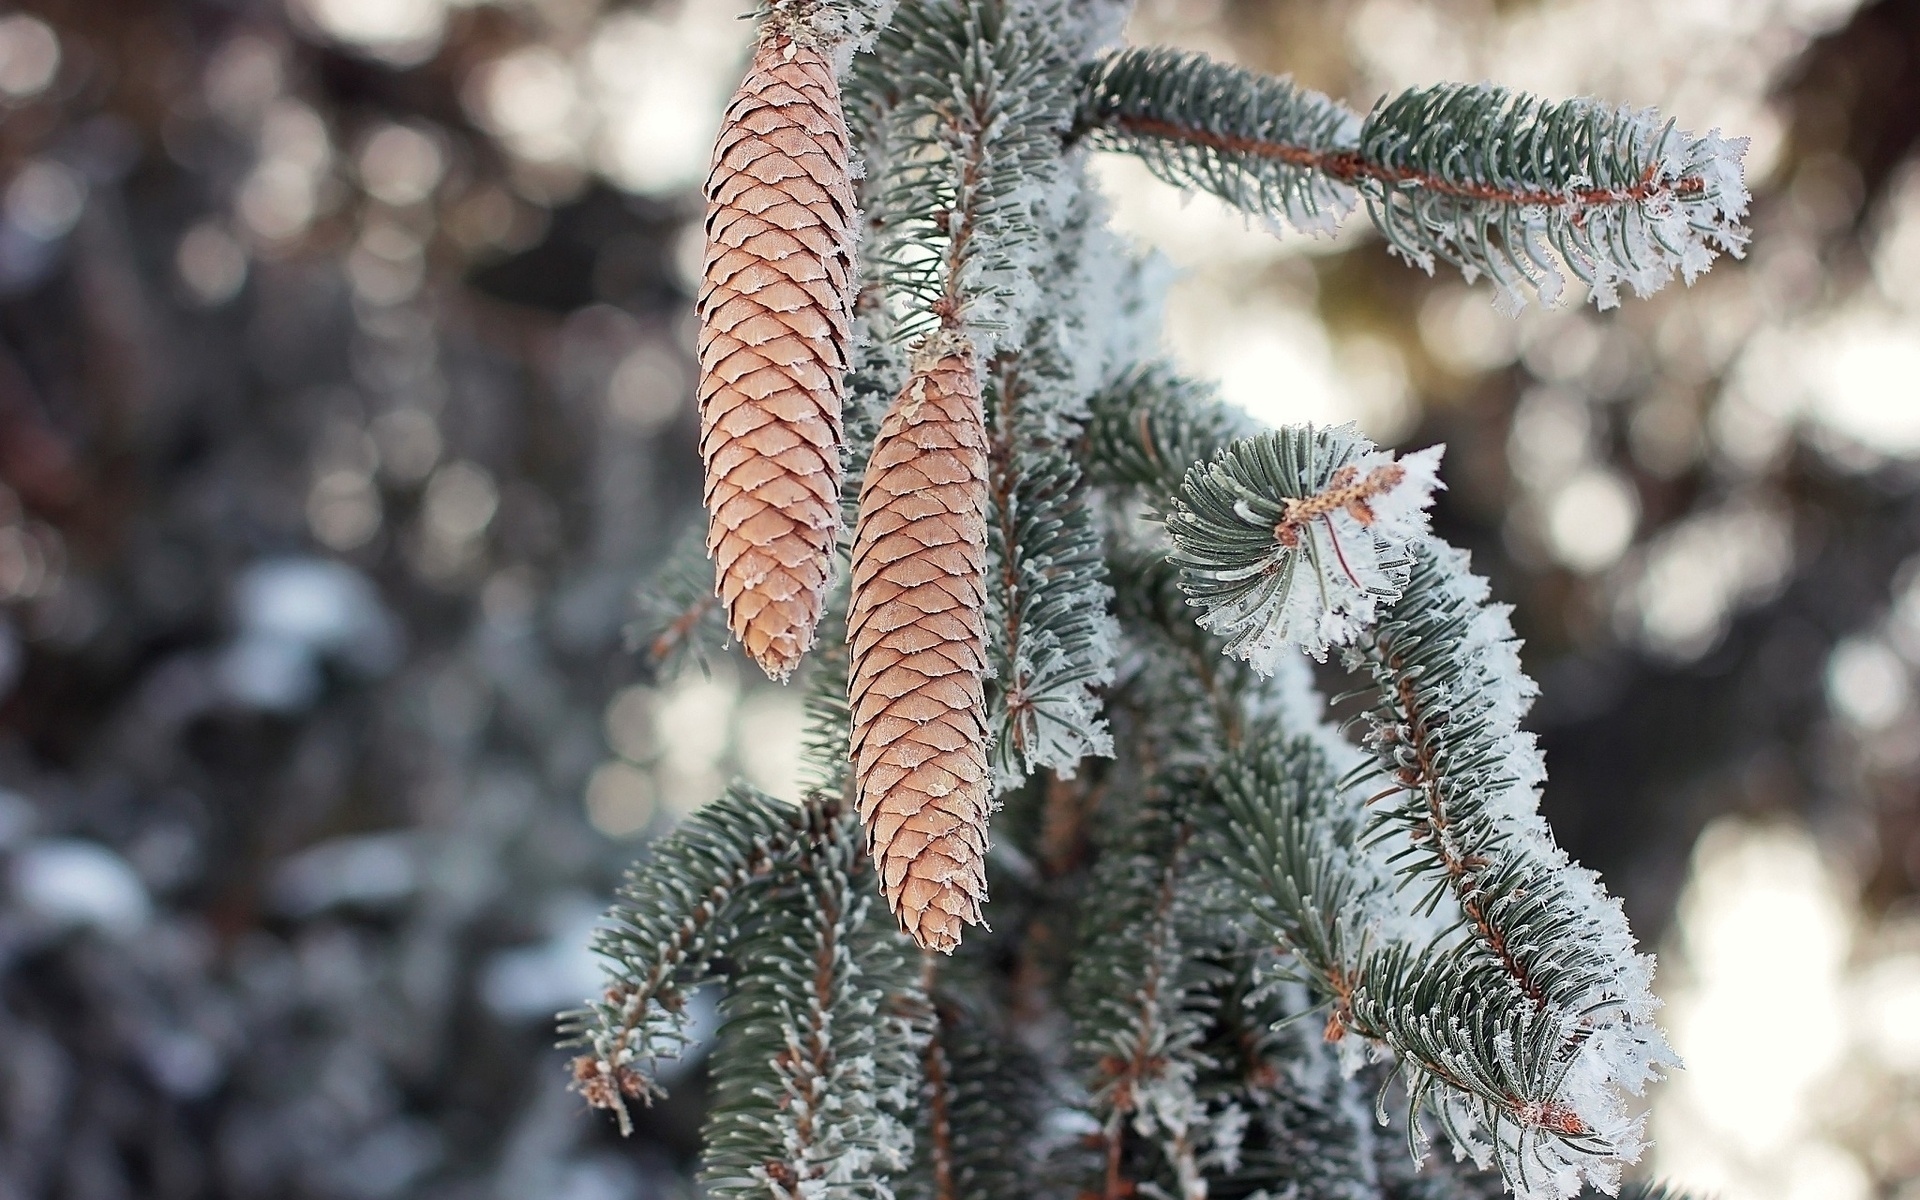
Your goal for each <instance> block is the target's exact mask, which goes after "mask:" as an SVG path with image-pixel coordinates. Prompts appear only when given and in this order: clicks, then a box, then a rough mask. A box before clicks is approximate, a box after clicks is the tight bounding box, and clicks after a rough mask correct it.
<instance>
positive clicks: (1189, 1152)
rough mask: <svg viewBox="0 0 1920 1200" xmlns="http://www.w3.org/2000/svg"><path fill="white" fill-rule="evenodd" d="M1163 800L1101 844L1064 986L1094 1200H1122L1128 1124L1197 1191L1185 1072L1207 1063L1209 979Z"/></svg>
mask: <svg viewBox="0 0 1920 1200" xmlns="http://www.w3.org/2000/svg"><path fill="white" fill-rule="evenodd" d="M1174 808H1175V805H1174V804H1172V803H1170V801H1169V799H1168V798H1165V797H1163V798H1162V799H1160V800H1159V801H1157V802H1149V805H1148V807H1147V808H1146V810H1145V811H1144V812H1143V813H1142V814H1141V815H1140V817H1139V818H1138V823H1137V824H1136V825H1135V827H1134V828H1133V829H1131V830H1130V831H1128V832H1127V834H1126V835H1125V836H1124V837H1122V838H1120V839H1117V840H1116V844H1114V845H1112V846H1110V847H1109V848H1108V855H1107V857H1106V858H1105V859H1104V860H1103V862H1102V863H1101V866H1100V868H1099V869H1098V870H1097V872H1096V878H1095V882H1094V891H1093V894H1092V896H1091V897H1090V900H1089V903H1088V907H1087V909H1086V913H1087V917H1086V920H1087V928H1086V930H1085V932H1084V935H1083V936H1084V943H1083V947H1082V949H1081V954H1080V961H1079V962H1078V963H1077V964H1076V966H1075V968H1074V973H1073V978H1072V981H1071V983H1070V990H1071V993H1072V995H1073V997H1074V1000H1073V1002H1072V1008H1073V1012H1074V1016H1075V1027H1076V1030H1077V1031H1078V1034H1077V1044H1076V1050H1077V1051H1078V1054H1079V1057H1080V1058H1081V1060H1082V1061H1083V1062H1084V1063H1085V1065H1086V1069H1087V1072H1088V1077H1089V1091H1090V1093H1091V1099H1092V1105H1093V1109H1094V1112H1095V1114H1096V1117H1097V1119H1098V1120H1099V1122H1100V1129H1101V1133H1100V1137H1101V1145H1102V1154H1103V1166H1102V1179H1103V1183H1102V1191H1101V1195H1102V1197H1103V1200H1124V1198H1125V1197H1127V1196H1129V1195H1131V1194H1132V1191H1133V1184H1134V1182H1135V1181H1133V1180H1130V1179H1129V1178H1128V1177H1127V1174H1126V1164H1127V1158H1126V1155H1125V1150H1126V1142H1127V1135H1128V1133H1129V1131H1131V1132H1133V1133H1135V1134H1137V1135H1138V1136H1140V1137H1142V1138H1146V1139H1150V1140H1151V1142H1152V1143H1153V1144H1156V1145H1157V1146H1158V1147H1159V1148H1160V1151H1161V1153H1162V1154H1163V1156H1164V1157H1165V1159H1166V1161H1167V1163H1168V1165H1169V1166H1170V1168H1171V1169H1172V1171H1173V1174H1174V1176H1175V1178H1176V1180H1177V1182H1178V1186H1179V1187H1180V1188H1181V1194H1182V1197H1183V1200H1192V1198H1193V1197H1194V1196H1196V1195H1199V1196H1204V1195H1205V1184H1204V1181H1203V1180H1202V1179H1201V1178H1200V1175H1199V1169H1198V1158H1197V1151H1196V1135H1197V1134H1198V1133H1199V1128H1198V1127H1199V1126H1200V1125H1201V1124H1202V1123H1203V1121H1204V1114H1203V1112H1202V1110H1201V1108H1200V1105H1199V1102H1198V1099H1197V1097H1196V1096H1195V1094H1194V1090H1193V1085H1194V1080H1195V1078H1196V1077H1197V1075H1198V1072H1199V1069H1200V1067H1201V1066H1202V1065H1204V1063H1205V1059H1204V1056H1202V1055H1201V1053H1200V1047H1201V1044H1202V1042H1203V1041H1204V1036H1205V1031H1206V1025H1207V1012H1208V998H1207V995H1206V991H1205V984H1206V982H1207V976H1206V973H1205V971H1204V970H1203V969H1202V968H1200V967H1199V964H1197V963H1196V962H1195V961H1194V960H1193V957H1192V954H1191V951H1192V946H1191V944H1190V943H1188V941H1187V940H1186V938H1185V936H1184V930H1183V925H1184V923H1185V922H1186V921H1187V919H1188V917H1189V912H1188V910H1189V908H1190V906H1191V903H1192V898H1191V897H1190V895H1189V893H1190V892H1191V891H1192V889H1193V888H1194V886H1195V884H1194V860H1193V854H1194V847H1193V845H1192V842H1193V839H1194V835H1195V829H1194V826H1193V824H1192V822H1191V821H1190V820H1188V819H1186V818H1185V817H1183V816H1181V815H1179V814H1178V813H1176V812H1175V811H1174Z"/></svg>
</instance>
